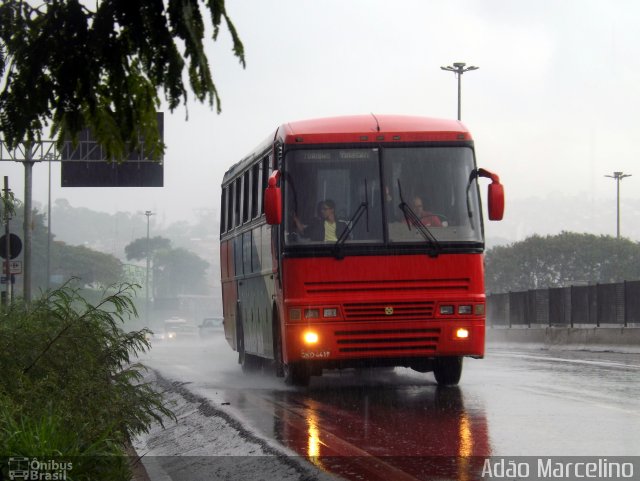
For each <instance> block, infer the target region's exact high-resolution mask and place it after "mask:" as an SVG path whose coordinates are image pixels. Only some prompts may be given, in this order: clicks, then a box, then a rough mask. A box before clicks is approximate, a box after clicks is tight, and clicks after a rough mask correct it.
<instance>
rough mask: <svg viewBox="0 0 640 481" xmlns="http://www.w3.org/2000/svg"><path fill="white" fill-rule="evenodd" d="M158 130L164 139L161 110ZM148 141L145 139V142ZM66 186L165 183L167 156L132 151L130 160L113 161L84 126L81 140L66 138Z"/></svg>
mask: <svg viewBox="0 0 640 481" xmlns="http://www.w3.org/2000/svg"><path fill="white" fill-rule="evenodd" d="M158 130H159V133H160V139H162V140H164V113H163V112H158ZM141 145H144V142H141ZM60 154H61V161H62V162H61V164H62V175H61V177H62V187H163V185H164V166H163V164H162V160H163V159H150V158H148V156H147V155H146V154H145V152H144V149H142V152H140V151H137V152H132V153H131V154H130V155H129V157H128V158H127V160H126V161H124V162H121V163H116V162H109V159H108V158H107V156H106V153H105V151H104V149H103V148H102V146H100V144H98V143H97V142H96V140H95V139H94V137H93V135H92V134H91V131H90V130H89V129H84V130H82V132H80V134H79V135H78V142H77V143H76V144H75V145H74V144H73V143H72V142H65V145H64V147H63V149H62V151H61V152H60Z"/></svg>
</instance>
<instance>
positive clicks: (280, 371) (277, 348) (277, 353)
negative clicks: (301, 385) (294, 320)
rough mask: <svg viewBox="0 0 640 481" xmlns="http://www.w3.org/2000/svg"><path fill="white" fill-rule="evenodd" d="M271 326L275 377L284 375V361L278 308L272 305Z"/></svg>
mask: <svg viewBox="0 0 640 481" xmlns="http://www.w3.org/2000/svg"><path fill="white" fill-rule="evenodd" d="M272 312H273V315H272V318H271V319H272V326H273V364H274V367H275V371H276V377H284V361H283V360H282V359H283V356H282V336H281V334H280V316H278V309H277V308H276V306H275V305H274V306H273V311H272Z"/></svg>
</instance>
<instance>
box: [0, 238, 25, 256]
mask: <svg viewBox="0 0 640 481" xmlns="http://www.w3.org/2000/svg"><path fill="white" fill-rule="evenodd" d="M20 252H22V241H21V240H20V237H18V236H17V235H15V234H9V256H7V236H6V235H3V236H2V237H0V257H2V258H3V259H6V258H7V257H9V259H15V258H16V257H18V255H20Z"/></svg>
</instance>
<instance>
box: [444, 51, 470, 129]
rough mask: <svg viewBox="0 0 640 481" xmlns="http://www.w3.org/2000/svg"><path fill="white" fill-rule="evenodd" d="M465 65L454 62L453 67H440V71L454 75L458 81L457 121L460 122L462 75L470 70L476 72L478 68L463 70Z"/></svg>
mask: <svg viewBox="0 0 640 481" xmlns="http://www.w3.org/2000/svg"><path fill="white" fill-rule="evenodd" d="M465 65H467V64H466V63H464V62H455V63H454V64H453V67H452V66H451V65H448V66H446V67H440V68H441V69H442V70H447V71H448V72H453V73H455V74H456V78H457V79H458V120H462V74H463V73H465V72H469V71H470V70H478V69H479V68H480V67H474V66H470V67H466V68H465Z"/></svg>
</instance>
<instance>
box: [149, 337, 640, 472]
mask: <svg viewBox="0 0 640 481" xmlns="http://www.w3.org/2000/svg"><path fill="white" fill-rule="evenodd" d="M145 363H146V364H147V365H149V366H150V367H152V368H153V369H155V370H157V372H159V373H160V374H161V375H162V376H164V377H165V378H167V379H170V380H175V381H180V382H181V383H187V384H185V385H184V386H185V387H186V388H187V389H189V390H191V391H193V392H197V393H198V395H199V396H203V397H205V398H208V399H211V403H212V404H214V405H217V406H219V407H220V409H223V410H224V411H225V412H226V413H228V414H229V415H231V416H232V417H234V418H236V419H239V420H240V422H241V423H242V425H244V426H246V427H247V429H249V430H250V431H252V432H255V433H257V434H258V435H259V436H261V437H264V438H268V439H271V440H273V441H274V442H275V443H277V444H280V445H282V446H285V447H286V448H288V449H289V450H291V451H293V452H295V453H297V454H298V455H300V456H302V457H306V458H307V459H309V460H310V462H312V463H314V464H315V465H316V466H317V467H319V468H320V469H322V470H323V471H325V470H326V471H329V472H333V473H337V474H339V475H340V476H342V477H344V478H348V479H398V480H400V479H428V478H429V477H425V476H424V472H425V469H426V468H425V466H424V465H425V464H426V465H429V466H430V468H429V469H432V468H433V465H434V460H437V462H436V463H435V464H438V463H439V464H441V465H442V466H440V467H439V468H438V469H440V472H441V474H442V477H443V478H444V479H447V478H448V479H473V478H474V476H473V475H472V474H469V473H474V472H475V473H477V472H478V470H479V469H482V465H481V463H482V462H483V459H484V458H485V457H488V456H504V457H518V456H554V457H558V456H595V457H603V456H609V457H614V456H639V455H640V354H619V353H614V352H600V353H596V352H586V351H578V352H576V351H545V350H535V349H526V348H522V347H514V346H513V345H511V346H508V347H501V348H494V347H492V348H490V349H488V352H487V356H486V358H485V359H483V360H475V359H466V360H465V367H464V370H463V377H462V380H461V383H460V386H459V387H457V388H446V389H443V388H438V387H437V385H436V384H435V381H434V379H433V376H432V375H431V374H420V373H417V372H414V371H411V370H409V369H404V368H402V369H400V368H398V369H395V370H345V371H328V372H327V371H325V375H324V376H322V377H314V378H312V381H311V384H310V386H309V387H308V388H289V387H286V386H285V385H284V383H283V382H282V380H281V379H278V378H275V376H274V375H273V373H272V372H270V370H269V369H266V370H265V372H264V373H262V374H257V375H251V376H247V375H244V374H242V372H241V370H240V367H239V366H238V365H237V363H236V353H234V352H232V351H231V349H230V348H229V347H228V346H227V345H226V342H225V341H224V339H223V337H222V335H220V337H218V338H214V339H213V340H210V341H207V342H197V341H196V342H193V343H185V344H180V343H175V344H168V343H165V344H157V345H156V346H155V347H154V349H153V350H152V353H151V355H150V356H149V357H148V358H147V359H146V360H145ZM177 452H179V448H178V451H177ZM461 459H462V460H465V461H462V464H461V461H460V460H461ZM464 463H467V464H464ZM468 463H471V465H468ZM478 463H480V464H478Z"/></svg>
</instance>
